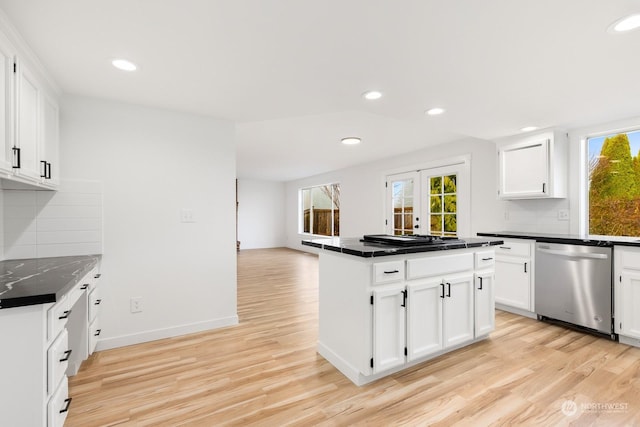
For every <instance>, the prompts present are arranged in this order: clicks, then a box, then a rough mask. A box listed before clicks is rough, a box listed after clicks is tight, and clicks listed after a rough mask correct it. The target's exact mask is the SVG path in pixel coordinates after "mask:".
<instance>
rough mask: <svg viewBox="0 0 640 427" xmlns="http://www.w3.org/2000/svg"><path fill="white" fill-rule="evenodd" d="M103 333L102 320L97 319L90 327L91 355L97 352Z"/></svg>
mask: <svg viewBox="0 0 640 427" xmlns="http://www.w3.org/2000/svg"><path fill="white" fill-rule="evenodd" d="M101 332H102V330H101V329H100V318H96V319H95V320H94V321H93V322H92V323H91V325H89V355H91V354H93V352H94V351H95V349H96V345H97V344H98V338H99V337H100V333H101Z"/></svg>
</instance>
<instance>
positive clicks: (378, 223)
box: [285, 138, 504, 252]
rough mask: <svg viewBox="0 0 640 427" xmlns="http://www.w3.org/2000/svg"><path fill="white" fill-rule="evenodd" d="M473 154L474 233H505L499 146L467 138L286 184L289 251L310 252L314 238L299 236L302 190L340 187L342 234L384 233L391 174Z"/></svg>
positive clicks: (472, 207) (353, 235) (472, 206)
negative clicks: (499, 186)
mask: <svg viewBox="0 0 640 427" xmlns="http://www.w3.org/2000/svg"><path fill="white" fill-rule="evenodd" d="M463 155H470V157H471V212H472V215H471V234H472V235H475V233H477V232H480V231H493V230H500V229H502V221H501V218H500V217H499V215H497V214H496V213H497V212H502V210H503V203H504V202H501V201H499V200H498V199H497V197H496V192H495V191H496V188H497V187H496V168H497V156H496V146H495V144H494V143H493V142H491V141H484V140H478V139H472V138H469V139H464V140H460V141H457V142H453V143H447V144H441V145H434V146H429V147H427V148H425V149H423V150H420V151H415V152H412V153H407V154H403V155H400V156H396V157H392V158H388V159H385V160H381V161H376V162H372V163H367V164H364V165H361V166H355V167H351V168H346V169H341V170H337V171H333V172H329V173H325V174H321V175H316V176H312V177H308V178H304V179H299V180H295V181H290V182H287V184H286V201H285V203H286V219H287V221H286V227H287V229H286V234H287V246H288V247H290V248H293V249H299V250H304V251H309V252H315V251H314V250H313V248H310V247H308V246H302V245H301V243H300V242H301V240H302V239H306V238H309V237H308V236H306V235H303V234H300V233H299V232H298V223H299V221H298V210H299V209H298V206H299V203H298V191H299V189H300V188H303V187H308V186H313V185H321V184H328V183H334V182H337V183H340V234H341V236H342V237H358V236H362V235H363V234H375V233H384V232H385V226H384V219H385V218H384V216H385V215H384V206H385V200H384V198H385V190H384V178H385V176H387V175H388V174H390V173H399V172H401V171H402V170H403V168H406V171H411V170H413V168H414V167H419V166H420V165H424V164H431V163H433V162H435V161H437V160H446V159H450V158H453V157H459V156H463Z"/></svg>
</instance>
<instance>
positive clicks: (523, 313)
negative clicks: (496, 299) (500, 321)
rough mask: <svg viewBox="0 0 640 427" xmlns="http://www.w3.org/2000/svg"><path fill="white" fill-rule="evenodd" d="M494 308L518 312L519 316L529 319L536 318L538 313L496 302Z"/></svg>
mask: <svg viewBox="0 0 640 427" xmlns="http://www.w3.org/2000/svg"><path fill="white" fill-rule="evenodd" d="M496 309H498V310H502V311H508V312H509V313H513V314H518V315H520V316H524V317H528V318H529V319H537V318H538V315H537V314H536V313H534V312H532V311H528V310H523V309H522V308H516V307H511V306H510V305H504V304H500V303H496Z"/></svg>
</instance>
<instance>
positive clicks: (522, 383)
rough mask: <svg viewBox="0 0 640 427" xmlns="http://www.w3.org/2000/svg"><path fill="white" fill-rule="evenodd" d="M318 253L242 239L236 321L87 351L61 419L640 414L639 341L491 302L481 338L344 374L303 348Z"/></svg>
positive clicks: (387, 421)
mask: <svg viewBox="0 0 640 427" xmlns="http://www.w3.org/2000/svg"><path fill="white" fill-rule="evenodd" d="M317 263H318V260H317V258H316V257H315V256H313V255H308V254H304V253H301V252H296V251H292V250H288V249H269V250H245V251H241V252H240V253H239V255H238V314H239V317H240V324H239V325H238V326H234V327H228V328H224V329H219V330H215V331H211V332H203V333H198V334H192V335H187V336H182V337H177V338H172V339H165V340H161V341H155V342H151V343H146V344H140V345H135V346H130V347H125V348H119V349H114V350H108V351H102V352H98V353H95V354H94V355H93V356H91V358H90V359H89V360H88V361H87V362H85V363H84V364H83V366H82V368H81V370H80V372H79V373H78V375H76V376H75V377H73V378H71V379H70V392H71V396H72V397H73V403H72V405H71V411H70V414H69V417H68V419H67V423H66V424H65V425H66V426H82V427H86V426H106V425H118V426H165V425H166V426H219V425H241V426H249V425H256V426H281V425H301V426H307V425H328V426H334V425H335V426H347V425H375V426H378V425H380V426H386V425H410V426H413V425H439V426H450V425H469V426H484V425H542V426H556V425H569V424H571V425H640V349H637V348H633V347H628V346H626V345H623V344H618V343H615V342H611V341H608V340H606V339H602V338H597V337H594V336H591V335H586V334H583V333H580V332H575V331H572V330H569V329H565V328H562V327H558V326H554V325H549V324H546V323H542V322H538V321H536V320H532V319H527V318H523V317H520V316H515V315H512V314H509V313H505V312H501V311H498V312H497V313H496V331H495V332H493V333H492V334H491V338H490V339H488V340H484V341H482V342H480V343H477V344H474V345H472V346H469V347H466V348H463V349H460V350H458V351H455V352H453V353H450V354H446V355H443V356H441V357H439V358H437V359H434V360H432V361H429V362H425V363H423V364H421V365H419V366H416V367H414V368H412V369H410V370H407V371H405V372H401V373H398V374H395V375H391V376H390V377H387V378H384V379H381V380H379V381H376V382H374V383H372V384H369V385H367V386H364V387H356V386H355V385H353V384H352V383H351V382H350V381H349V380H347V379H346V378H345V377H344V376H342V374H340V373H339V372H338V371H337V370H336V369H335V368H334V367H333V366H331V365H330V364H329V363H328V362H326V361H325V360H324V359H323V358H322V357H320V356H319V355H318V354H317V353H316V350H315V346H316V340H317V322H318V310H317V295H318V291H317V286H318V283H317V282H318V266H317ZM567 401H573V402H575V403H576V406H577V408H575V409H577V411H576V413H575V415H572V416H568V415H565V414H564V413H563V411H562V405H563V403H564V404H565V409H571V407H570V406H567V404H566V403H565V402H567ZM607 405H608V406H607Z"/></svg>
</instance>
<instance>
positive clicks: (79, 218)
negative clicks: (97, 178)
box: [2, 180, 102, 259]
mask: <svg viewBox="0 0 640 427" xmlns="http://www.w3.org/2000/svg"><path fill="white" fill-rule="evenodd" d="M2 199H3V204H2V212H3V220H2V226H3V227H2V228H3V234H4V236H2V237H3V239H2V242H3V245H2V246H3V252H4V259H19V258H38V257H51V256H67V255H85V254H96V253H102V184H101V183H100V182H92V181H66V180H65V181H62V182H61V184H60V188H59V190H58V191H29V190H3V192H2Z"/></svg>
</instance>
